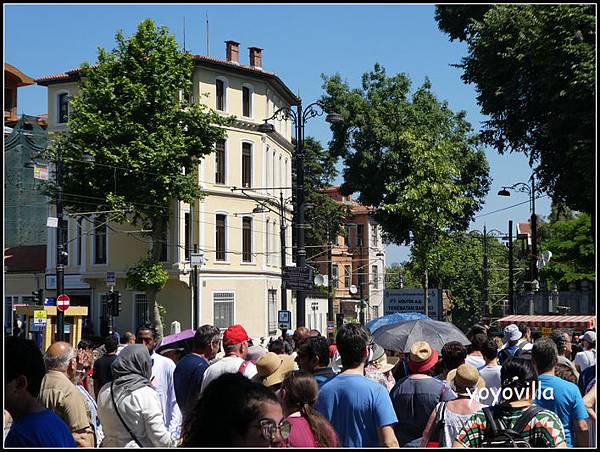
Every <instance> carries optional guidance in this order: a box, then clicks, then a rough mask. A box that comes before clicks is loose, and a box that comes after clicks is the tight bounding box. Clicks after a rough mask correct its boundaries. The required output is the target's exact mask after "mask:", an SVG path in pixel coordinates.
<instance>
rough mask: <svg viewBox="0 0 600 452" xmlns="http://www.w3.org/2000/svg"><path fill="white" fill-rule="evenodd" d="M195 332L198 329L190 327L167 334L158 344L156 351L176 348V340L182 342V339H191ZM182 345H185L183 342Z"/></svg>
mask: <svg viewBox="0 0 600 452" xmlns="http://www.w3.org/2000/svg"><path fill="white" fill-rule="evenodd" d="M194 334H196V331H195V330H192V329H189V330H183V331H181V332H180V333H176V334H170V335H168V336H165V337H163V339H162V341H160V344H159V345H158V347H156V351H157V352H160V351H161V350H163V349H165V348H174V347H173V344H175V343H176V342H181V341H185V340H188V339H191V338H193V337H194ZM181 346H183V344H181Z"/></svg>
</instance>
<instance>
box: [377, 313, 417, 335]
mask: <svg viewBox="0 0 600 452" xmlns="http://www.w3.org/2000/svg"><path fill="white" fill-rule="evenodd" d="M428 319H429V317H427V316H426V315H425V314H421V313H420V312H396V313H394V314H388V315H384V316H383V317H377V318H376V319H373V320H371V321H370V322H368V323H367V325H366V327H367V328H368V329H369V331H370V332H371V333H373V332H374V331H375V330H376V329H378V328H380V327H382V326H384V325H395V324H396V323H398V322H403V321H405V320H428Z"/></svg>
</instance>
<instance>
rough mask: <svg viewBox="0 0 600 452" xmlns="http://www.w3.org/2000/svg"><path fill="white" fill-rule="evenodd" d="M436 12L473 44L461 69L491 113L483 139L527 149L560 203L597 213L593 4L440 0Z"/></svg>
mask: <svg viewBox="0 0 600 452" xmlns="http://www.w3.org/2000/svg"><path fill="white" fill-rule="evenodd" d="M435 17H436V20H437V21H438V26H439V27H440V29H441V30H442V31H444V32H446V33H448V35H449V37H450V39H451V40H454V39H458V40H460V41H464V42H465V43H466V45H467V48H468V54H467V56H466V57H464V58H462V61H461V62H460V64H457V65H456V66H457V67H459V68H462V70H463V74H462V79H463V80H464V81H465V83H473V84H475V87H476V90H477V102H478V104H479V105H480V106H481V110H482V113H483V114H485V115H488V116H489V118H490V119H489V120H487V121H485V123H484V128H483V131H482V133H481V136H482V140H483V142H484V143H487V144H489V145H491V146H494V147H495V148H496V149H497V150H498V152H499V153H501V154H503V153H504V152H513V151H514V152H523V153H524V154H525V155H527V156H528V157H529V161H530V165H531V166H532V168H534V169H535V171H536V174H537V176H538V180H539V184H540V189H541V190H542V191H545V192H547V193H548V194H550V195H551V197H552V199H553V201H554V202H565V203H566V204H567V205H568V206H569V207H571V208H572V209H575V210H578V211H582V212H587V213H590V214H592V215H593V212H594V211H595V210H594V209H595V151H596V140H595V133H596V127H595V118H596V116H595V105H596V101H595V91H596V44H595V43H596V31H595V30H596V11H595V6H594V5H592V4H589V5H522V4H518V5H517V4H512V5H511V4H497V5H492V6H484V5H477V6H475V5H468V6H467V5H463V6H455V5H441V6H437V7H436V15H435Z"/></svg>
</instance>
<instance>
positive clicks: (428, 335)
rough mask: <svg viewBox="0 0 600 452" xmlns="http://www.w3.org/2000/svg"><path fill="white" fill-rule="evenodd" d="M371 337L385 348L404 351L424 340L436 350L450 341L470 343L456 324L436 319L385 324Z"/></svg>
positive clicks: (439, 349)
mask: <svg viewBox="0 0 600 452" xmlns="http://www.w3.org/2000/svg"><path fill="white" fill-rule="evenodd" d="M373 339H374V340H375V342H376V343H377V344H379V345H381V346H382V347H383V348H385V349H386V350H394V351H398V352H404V353H408V352H409V351H410V347H411V346H412V345H413V344H414V343H415V342H418V341H426V342H427V343H428V344H429V345H430V346H431V348H434V349H435V350H437V351H438V352H440V351H441V350H442V347H443V346H444V345H445V344H447V343H448V342H450V341H458V342H460V343H461V344H463V345H469V344H470V343H471V342H470V341H469V339H467V337H466V336H465V335H464V334H463V332H462V331H461V330H459V329H458V328H457V327H456V326H454V325H453V324H451V323H448V322H439V321H437V320H406V321H403V322H399V323H396V324H392V325H385V326H382V327H381V328H378V329H377V330H375V332H374V333H373Z"/></svg>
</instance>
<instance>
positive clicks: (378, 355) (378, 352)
mask: <svg viewBox="0 0 600 452" xmlns="http://www.w3.org/2000/svg"><path fill="white" fill-rule="evenodd" d="M397 362H398V359H396V360H395V362H394V363H388V358H387V356H386V354H385V350H384V349H383V347H381V346H380V345H378V344H374V345H373V359H371V361H370V362H369V364H371V365H372V366H374V367H375V368H376V369H377V370H379V371H381V372H382V373H386V372H389V371H390V370H392V369H393V368H394V366H395V365H396V363H397Z"/></svg>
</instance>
